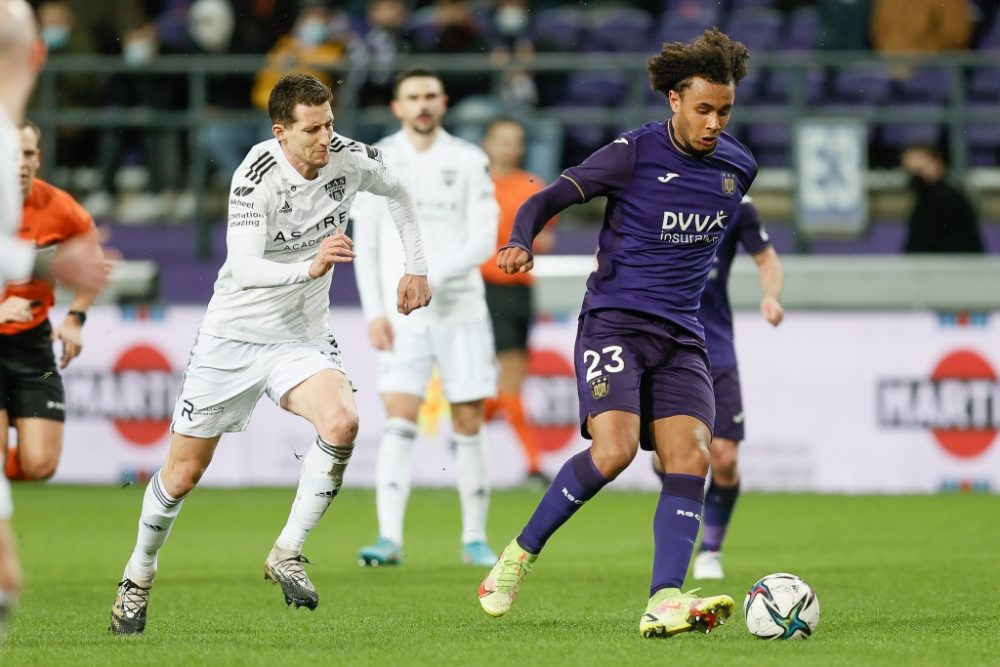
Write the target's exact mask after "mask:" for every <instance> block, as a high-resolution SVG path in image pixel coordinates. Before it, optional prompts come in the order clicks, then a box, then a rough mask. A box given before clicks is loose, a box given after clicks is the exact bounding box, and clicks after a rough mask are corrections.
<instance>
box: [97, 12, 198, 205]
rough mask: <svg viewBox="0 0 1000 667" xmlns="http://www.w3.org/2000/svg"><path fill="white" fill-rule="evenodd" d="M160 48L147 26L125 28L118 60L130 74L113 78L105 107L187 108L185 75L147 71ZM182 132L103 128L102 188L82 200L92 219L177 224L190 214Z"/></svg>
mask: <svg viewBox="0 0 1000 667" xmlns="http://www.w3.org/2000/svg"><path fill="white" fill-rule="evenodd" d="M159 53H161V47H160V42H159V39H158V38H157V33H156V29H155V26H154V25H153V23H152V22H151V21H148V20H147V21H144V22H143V23H142V24H141V25H139V26H136V27H133V28H130V29H127V30H125V31H124V33H123V34H122V36H121V57H122V60H123V61H124V62H125V64H126V65H128V66H129V68H128V69H129V71H127V72H124V73H121V74H116V75H115V76H114V77H113V78H112V79H111V82H110V84H109V85H108V88H107V93H106V94H107V106H109V107H112V108H119V109H133V110H134V109H147V110H150V111H161V110H167V111H179V110H183V109H185V108H187V82H186V79H185V77H184V75H178V74H160V73H155V72H151V71H148V69H147V68H148V66H149V65H151V64H152V63H153V61H154V59H155V58H156V57H157V55H158V54H159ZM182 132H183V130H181V129H178V128H176V127H150V128H144V129H142V130H141V131H140V130H137V129H130V128H118V127H113V128H108V129H106V130H103V131H102V132H101V135H100V147H99V150H98V155H99V156H100V158H99V159H100V164H99V170H100V173H101V179H100V180H101V183H102V189H101V190H99V191H98V192H96V193H94V194H93V195H92V196H90V197H88V198H87V199H86V200H85V201H84V207H85V208H87V210H88V211H89V212H90V213H91V215H93V216H94V217H95V218H99V217H102V216H105V215H108V214H110V213H111V210H110V208H111V206H112V205H114V204H115V203H116V202H115V200H114V195H120V196H119V197H118V198H117V209H116V210H115V211H114V215H115V217H116V218H117V219H118V220H120V221H121V222H125V223H144V222H151V221H154V220H160V219H163V218H165V217H170V218H172V219H180V218H184V217H187V216H188V215H190V213H191V212H192V208H193V203H192V200H191V199H190V195H186V194H182V189H183V188H184V186H185V185H186V184H185V183H184V182H183V178H184V174H183V170H182V167H181V165H182V159H183V141H182Z"/></svg>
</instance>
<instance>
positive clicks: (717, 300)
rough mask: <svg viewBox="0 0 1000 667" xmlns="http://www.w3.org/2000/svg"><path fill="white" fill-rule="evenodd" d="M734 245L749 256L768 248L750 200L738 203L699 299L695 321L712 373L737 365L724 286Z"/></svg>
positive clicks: (768, 243)
mask: <svg viewBox="0 0 1000 667" xmlns="http://www.w3.org/2000/svg"><path fill="white" fill-rule="evenodd" d="M737 245H742V246H743V249H744V250H746V251H747V252H748V253H750V254H751V255H756V254H758V253H761V252H764V251H765V250H767V249H768V248H770V247H771V244H770V242H769V241H768V237H767V231H765V229H764V226H763V225H762V224H761V223H760V216H759V215H758V214H757V208H756V207H755V206H754V205H753V202H752V201H751V199H750V198H749V197H744V198H743V201H742V202H740V208H739V211H738V212H737V214H736V219H735V221H734V222H733V224H730V225H728V226H727V227H726V233H725V234H723V235H722V242H721V243H720V244H719V247H718V250H716V253H715V261H714V263H713V265H712V270H711V271H709V273H708V282H707V283H706V285H705V292H704V294H702V295H701V309H700V310H699V311H698V319H699V320H701V323H702V325H703V326H704V327H705V344H706V345H707V346H708V358H709V360H711V362H712V370H713V371H715V370H716V369H719V368H728V367H730V366H735V365H736V350H735V348H734V347H733V310H732V308H731V307H730V306H729V294H728V292H727V291H726V286H727V283H728V281H729V270H730V269H731V268H732V266H733V258H734V257H735V256H736V246H737Z"/></svg>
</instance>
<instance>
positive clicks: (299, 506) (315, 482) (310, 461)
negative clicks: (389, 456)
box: [275, 436, 354, 555]
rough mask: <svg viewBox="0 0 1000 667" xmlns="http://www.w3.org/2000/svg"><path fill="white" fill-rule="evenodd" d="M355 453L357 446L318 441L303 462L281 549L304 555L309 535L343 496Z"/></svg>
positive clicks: (277, 545)
mask: <svg viewBox="0 0 1000 667" xmlns="http://www.w3.org/2000/svg"><path fill="white" fill-rule="evenodd" d="M353 451H354V443H350V444H347V445H335V444H332V443H329V442H327V441H325V440H324V439H323V438H321V437H318V436H317V437H316V441H315V442H313V444H312V446H311V447H309V451H308V452H306V455H305V457H304V458H303V459H302V470H301V472H300V473H299V486H298V489H297V491H296V493H295V501H294V502H293V503H292V510H291V512H290V513H289V515H288V521H287V523H286V524H285V527H284V528H283V529H282V531H281V534H280V535H279V536H278V539H277V541H276V542H275V546H276V547H277V548H279V549H281V550H283V551H286V552H289V553H290V554H293V555H297V554H299V553H301V552H302V545H303V544H304V543H305V540H306V535H308V534H309V531H311V530H312V529H313V528H315V527H316V524H318V523H319V520H320V518H322V516H323V514H324V513H325V512H326V508H327V507H329V506H330V503H331V502H332V501H333V499H334V498H335V497H336V496H337V493H339V492H340V487H341V485H342V484H343V482H344V471H345V470H346V469H347V464H348V463H349V462H350V460H351V454H352V452H353Z"/></svg>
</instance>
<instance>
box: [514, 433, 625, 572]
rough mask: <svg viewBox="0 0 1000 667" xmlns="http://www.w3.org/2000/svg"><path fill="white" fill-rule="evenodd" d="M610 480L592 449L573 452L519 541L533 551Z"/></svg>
mask: <svg viewBox="0 0 1000 667" xmlns="http://www.w3.org/2000/svg"><path fill="white" fill-rule="evenodd" d="M607 483H608V480H607V479H606V478H605V477H604V475H602V474H601V472H600V471H599V470H598V469H597V466H595V465H594V460H593V458H591V456H590V450H589V449H588V450H585V451H582V452H580V453H579V454H576V455H574V456H572V457H571V458H570V459H569V460H568V461H566V463H564V464H563V467H562V468H560V470H559V472H558V473H557V474H556V476H555V479H553V480H552V484H551V485H550V486H549V488H548V490H546V491H545V495H544V496H542V500H541V502H539V503H538V507H536V508H535V513H534V514H532V515H531V519H529V520H528V524H527V525H526V526H525V527H524V530H523V531H521V534H520V536H518V538H517V541H518V543H519V544H520V545H521V547H522V548H524V549H526V550H527V551H528V552H530V553H534V554H537V553H540V552H541V550H542V547H544V546H545V543H546V542H547V541H548V539H549V538H550V537H551V536H552V534H553V533H555V532H556V530H558V529H559V527H560V526H562V525H563V524H564V523H566V521H567V520H568V519H569V518H570V517H571V516H573V515H574V514H575V513H576V511H577V510H578V509H580V507H582V506H583V504H584V503H585V502H587V501H588V500H590V499H591V498H593V497H594V496H595V495H597V492H598V491H600V490H601V489H602V488H604V485H605V484H607Z"/></svg>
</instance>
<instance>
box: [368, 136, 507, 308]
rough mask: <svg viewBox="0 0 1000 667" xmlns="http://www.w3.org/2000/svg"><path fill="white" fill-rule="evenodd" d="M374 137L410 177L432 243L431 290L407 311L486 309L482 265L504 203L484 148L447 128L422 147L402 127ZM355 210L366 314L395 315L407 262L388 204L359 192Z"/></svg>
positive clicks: (424, 235)
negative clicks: (427, 299)
mask: <svg viewBox="0 0 1000 667" xmlns="http://www.w3.org/2000/svg"><path fill="white" fill-rule="evenodd" d="M375 145H376V146H377V147H378V149H379V150H381V151H382V153H383V155H384V156H385V161H386V163H387V164H389V165H391V166H392V167H393V168H394V169H397V170H399V172H400V173H401V174H402V175H403V176H404V178H406V180H407V183H408V185H409V187H410V191H411V192H412V193H413V196H414V197H415V198H416V200H417V222H418V223H419V226H420V236H421V238H422V239H423V241H424V247H425V248H426V250H427V260H428V274H427V279H428V282H429V283H430V286H431V291H432V294H433V298H432V299H431V303H430V305H429V306H428V307H427V308H424V309H422V310H420V311H416V312H414V313H413V314H411V315H410V316H409V318H407V319H408V320H409V321H413V322H414V323H426V322H428V321H431V320H433V321H436V322H459V321H471V320H477V319H481V318H485V317H487V316H488V311H487V308H486V301H485V298H484V296H483V292H484V288H483V279H482V276H481V275H480V273H479V265H480V264H482V263H483V262H484V261H486V260H487V259H488V258H489V257H491V256H492V255H493V251H494V249H495V248H496V237H497V219H498V215H499V213H500V207H499V205H498V204H497V200H496V195H495V193H494V190H493V179H491V178H490V174H489V171H488V165H489V163H488V160H487V157H486V154H485V153H484V152H483V151H482V150H481V149H480V148H479V147H478V146H476V145H474V144H471V143H469V142H468V141H465V140H463V139H459V138H458V137H454V136H452V135H450V134H448V133H447V132H445V131H444V130H439V131H438V136H437V139H436V140H435V141H434V143H433V144H432V145H431V146H430V148H428V149H427V150H424V151H419V152H418V151H417V150H416V149H415V148H414V146H413V144H412V143H411V142H410V140H409V139H408V138H407V137H406V134H405V133H404V132H403V131H402V130H400V131H399V132H397V133H395V134H392V135H389V136H388V137H386V138H385V139H383V140H382V141H380V142H378V143H377V144H375ZM351 217H352V218H354V219H355V221H356V224H355V225H354V244H355V245H354V249H355V252H357V255H358V256H357V258H356V259H355V275H356V277H357V281H358V291H359V293H360V295H361V306H362V309H363V310H364V313H365V318H366V319H367V320H369V321H371V320H372V319H375V318H376V317H386V316H390V315H391V314H392V313H395V312H396V311H395V307H394V303H395V286H396V282H397V281H398V280H399V278H400V276H401V274H402V263H403V262H402V248H401V246H400V243H399V240H398V238H396V237H395V235H394V234H392V225H391V224H390V220H389V216H388V210H387V208H386V206H385V204H384V203H383V202H381V201H378V200H376V199H375V198H374V197H370V196H368V195H361V196H359V197H358V201H357V203H356V204H355V206H354V209H353V210H352V211H351ZM402 321H403V320H401V319H397V322H400V323H401V322H402Z"/></svg>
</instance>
